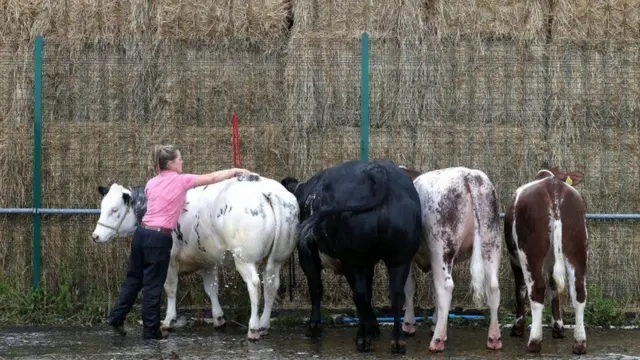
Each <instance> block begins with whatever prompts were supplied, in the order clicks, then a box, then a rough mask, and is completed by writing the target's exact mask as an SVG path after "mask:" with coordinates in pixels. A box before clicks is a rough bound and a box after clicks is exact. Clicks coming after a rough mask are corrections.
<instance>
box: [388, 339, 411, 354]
mask: <svg viewBox="0 0 640 360" xmlns="http://www.w3.org/2000/svg"><path fill="white" fill-rule="evenodd" d="M391 352H392V353H394V354H406V353H407V342H406V341H404V340H398V341H394V340H391Z"/></svg>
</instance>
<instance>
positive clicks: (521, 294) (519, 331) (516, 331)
mask: <svg viewBox="0 0 640 360" xmlns="http://www.w3.org/2000/svg"><path fill="white" fill-rule="evenodd" d="M510 264H511V270H512V272H513V278H514V281H515V293H516V294H515V295H516V320H515V322H514V324H513V327H512V328H511V336H517V337H524V328H525V325H526V319H525V318H524V315H525V308H524V304H525V303H524V301H525V295H526V294H527V287H526V285H525V282H524V275H523V274H522V269H521V268H520V266H519V265H518V264H516V263H514V262H513V260H511V261H510Z"/></svg>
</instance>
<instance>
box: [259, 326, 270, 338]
mask: <svg viewBox="0 0 640 360" xmlns="http://www.w3.org/2000/svg"><path fill="white" fill-rule="evenodd" d="M258 332H259V333H260V336H267V335H269V328H264V327H261V328H260V329H258Z"/></svg>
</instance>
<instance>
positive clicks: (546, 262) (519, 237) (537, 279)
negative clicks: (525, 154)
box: [504, 167, 588, 354]
mask: <svg viewBox="0 0 640 360" xmlns="http://www.w3.org/2000/svg"><path fill="white" fill-rule="evenodd" d="M583 176H584V174H583V173H581V172H577V171H576V172H569V173H564V172H561V171H560V170H558V168H557V167H554V168H551V169H547V170H540V171H539V172H538V173H537V174H536V178H535V180H534V181H532V182H530V183H528V184H525V185H523V186H521V187H519V188H518V189H516V191H515V193H514V195H513V200H512V203H511V205H510V207H509V208H508V209H507V211H506V212H505V219H504V233H505V242H506V246H507V249H508V251H509V256H510V260H511V269H512V270H513V274H514V277H515V292H516V320H515V324H514V326H513V328H512V329H511V335H512V336H524V326H525V319H524V315H525V309H524V297H525V294H526V293H528V294H529V301H530V303H531V315H532V324H531V333H530V335H529V342H528V344H527V346H528V348H529V350H530V351H532V352H538V351H540V347H541V342H542V311H543V309H544V296H545V290H546V284H545V283H546V281H545V280H546V279H547V278H548V281H549V290H550V293H549V294H548V295H549V297H551V298H552V301H551V312H552V316H553V330H552V336H553V337H554V338H562V337H564V336H563V335H562V331H563V323H562V315H561V313H560V306H559V301H558V294H561V293H562V292H563V291H564V287H565V273H567V274H568V275H569V281H568V282H569V292H570V294H571V300H572V304H573V309H574V311H575V329H574V334H573V336H574V339H575V342H574V344H573V352H574V353H575V354H584V353H586V349H587V337H586V333H585V330H584V307H585V303H586V297H587V291H586V275H587V251H588V235H587V226H586V216H585V213H586V206H585V203H584V200H583V199H582V196H580V194H579V193H578V191H576V189H574V186H576V185H577V184H578V183H580V181H581V180H582V177H583Z"/></svg>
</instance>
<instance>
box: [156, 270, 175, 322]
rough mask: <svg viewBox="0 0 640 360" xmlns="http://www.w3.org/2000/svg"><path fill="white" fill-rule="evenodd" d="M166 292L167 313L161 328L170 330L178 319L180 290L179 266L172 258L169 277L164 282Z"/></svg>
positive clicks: (168, 271) (168, 272)
mask: <svg viewBox="0 0 640 360" xmlns="http://www.w3.org/2000/svg"><path fill="white" fill-rule="evenodd" d="M164 292H165V293H166V294H167V313H166V315H165V317H164V320H163V321H162V323H161V324H160V330H169V329H171V327H172V326H173V322H174V321H175V320H176V315H177V314H176V294H177V292H178V266H177V265H176V264H175V261H174V260H173V259H172V260H171V262H170V263H169V269H167V279H166V280H165V282H164Z"/></svg>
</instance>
